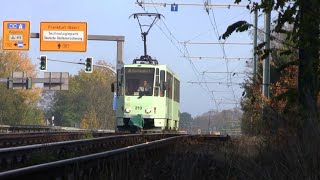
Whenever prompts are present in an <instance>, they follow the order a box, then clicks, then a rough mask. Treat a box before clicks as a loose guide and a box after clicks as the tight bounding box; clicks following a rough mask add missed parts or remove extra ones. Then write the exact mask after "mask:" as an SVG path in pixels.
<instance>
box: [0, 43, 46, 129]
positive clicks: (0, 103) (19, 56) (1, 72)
mask: <svg viewBox="0 0 320 180" xmlns="http://www.w3.org/2000/svg"><path fill="white" fill-rule="evenodd" d="M0 44H1V41H0ZM0 49H2V48H0ZM13 71H24V72H27V74H28V76H30V77H36V71H35V66H34V65H33V64H32V63H31V60H30V58H29V57H28V55H27V53H23V52H21V51H3V50H0V77H1V78H6V77H9V76H10V74H11V72H13ZM40 94H41V90H40V89H39V88H33V89H31V90H29V89H28V90H12V89H7V85H6V84H4V83H0V124H19V125H24V124H43V123H44V120H43V119H44V118H43V113H42V111H41V110H40V109H39V108H38V106H37V102H38V101H39V99H40Z"/></svg>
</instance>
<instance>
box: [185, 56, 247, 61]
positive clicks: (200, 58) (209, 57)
mask: <svg viewBox="0 0 320 180" xmlns="http://www.w3.org/2000/svg"><path fill="white" fill-rule="evenodd" d="M180 57H185V58H190V59H199V60H202V59H230V60H231V59H236V60H241V59H245V60H249V59H252V57H212V56H180Z"/></svg>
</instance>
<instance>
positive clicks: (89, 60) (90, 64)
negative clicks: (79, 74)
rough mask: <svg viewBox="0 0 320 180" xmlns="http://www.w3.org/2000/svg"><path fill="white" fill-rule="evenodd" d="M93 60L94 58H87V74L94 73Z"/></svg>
mask: <svg viewBox="0 0 320 180" xmlns="http://www.w3.org/2000/svg"><path fill="white" fill-rule="evenodd" d="M92 60H93V58H92V57H87V58H86V62H85V70H84V71H85V72H86V73H92V71H93V62H92Z"/></svg>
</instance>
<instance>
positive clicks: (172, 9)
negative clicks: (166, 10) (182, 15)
mask: <svg viewBox="0 0 320 180" xmlns="http://www.w3.org/2000/svg"><path fill="white" fill-rule="evenodd" d="M171 11H175V12H177V11H178V4H171Z"/></svg>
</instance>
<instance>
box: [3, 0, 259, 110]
mask: <svg viewBox="0 0 320 180" xmlns="http://www.w3.org/2000/svg"><path fill="white" fill-rule="evenodd" d="M135 2H136V1H135V0H90V1H89V0H66V1H62V0H60V1H58V0H45V1H39V0H28V1H26V0H15V1H3V2H2V3H1V11H0V20H1V22H2V21H6V20H21V21H22V20H27V21H30V22H31V32H39V31H40V30H39V28H40V22H45V21H49V22H50V21H53V22H60V21H66V22H74V21H75V22H87V25H88V34H90V35H92V34H99V35H119V36H125V45H124V63H125V64H128V63H131V62H132V60H133V59H134V58H136V57H140V56H141V55H142V54H143V42H142V39H141V34H140V28H139V25H138V22H137V20H136V19H133V18H130V19H129V16H130V15H131V14H133V13H137V12H145V11H147V12H158V13H161V14H162V15H163V16H164V17H165V18H163V19H162V20H159V21H158V22H157V24H156V25H155V26H154V27H152V29H151V30H150V32H149V35H148V37H147V39H148V41H147V44H148V54H149V55H151V56H152V57H154V58H156V59H157V60H158V61H159V63H160V64H167V65H169V66H170V67H171V69H172V70H174V71H175V72H176V73H177V74H178V75H179V76H180V79H181V112H189V113H191V114H192V116H197V115H200V114H202V113H204V112H207V111H208V110H210V109H215V110H219V111H221V110H223V109H231V108H234V107H239V104H238V103H239V100H240V98H241V94H242V92H243V89H241V88H240V86H239V83H241V82H243V79H244V78H245V77H246V75H244V74H242V73H243V72H244V71H251V69H248V68H246V64H247V63H246V61H248V58H252V45H227V44H225V45H218V44H205V45H196V44H186V46H184V44H183V43H181V42H186V41H189V42H214V43H217V42H219V41H218V36H220V35H221V34H222V33H223V32H224V31H225V30H226V28H227V27H228V25H230V24H232V23H233V22H236V21H238V20H246V21H248V22H250V23H253V14H250V12H249V11H248V10H247V9H246V8H243V7H231V8H229V9H228V8H212V9H209V11H208V12H209V14H208V13H207V11H206V9H205V8H204V6H183V5H179V6H178V11H177V12H173V11H171V7H170V5H167V6H165V7H164V6H145V11H144V9H142V8H141V7H140V6H138V5H137V4H136V3H135ZM145 2H154V3H158V2H161V3H177V4H179V3H187V1H182V0H180V1H168V0H167V1H165V0H161V1H160V0H159V1H156V0H153V1H152V0H145ZM188 3H194V4H201V3H202V4H203V1H200V0H193V1H192V0H189V1H188ZM214 3H215V4H217V5H219V4H233V0H232V1H230V0H219V1H214ZM149 21H150V19H149V20H148V19H146V20H145V21H144V22H145V23H148V22H149ZM262 22H263V16H261V17H259V26H260V27H263V25H262V24H261V23H262ZM0 31H1V34H2V23H1V29H0ZM226 42H227V43H252V38H251V36H250V34H249V33H248V32H243V33H235V34H232V35H231V37H230V38H229V39H227V41H226ZM28 53H29V55H30V57H31V58H32V62H33V63H34V64H38V63H39V60H37V57H39V56H40V55H47V56H48V58H50V59H57V60H67V61H73V62H80V59H84V58H85V57H87V56H90V57H93V58H94V61H96V60H106V61H108V62H110V63H111V64H114V65H115V63H116V43H115V42H96V41H88V47H87V52H85V53H72V52H41V51H40V48H39V39H31V42H30V50H29V51H28ZM183 56H192V57H199V56H201V57H228V58H230V59H228V60H226V59H205V58H202V59H193V58H191V59H190V58H185V57H183ZM233 58H241V59H233ZM242 58H244V59H242ZM37 69H39V68H37ZM80 69H84V67H83V66H81V65H76V64H67V63H59V62H52V61H50V62H48V71H51V72H69V73H71V74H76V73H77V72H78V71H79V70H80ZM217 72H219V73H217ZM226 72H229V77H227V75H228V73H226ZM234 73H235V74H234ZM230 74H231V76H230ZM41 75H42V74H41V73H39V76H41ZM199 81H200V82H210V83H206V84H202V85H199V84H197V83H194V84H193V83H190V82H199Z"/></svg>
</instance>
